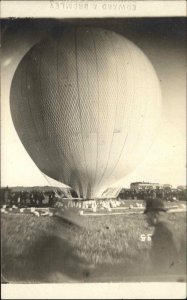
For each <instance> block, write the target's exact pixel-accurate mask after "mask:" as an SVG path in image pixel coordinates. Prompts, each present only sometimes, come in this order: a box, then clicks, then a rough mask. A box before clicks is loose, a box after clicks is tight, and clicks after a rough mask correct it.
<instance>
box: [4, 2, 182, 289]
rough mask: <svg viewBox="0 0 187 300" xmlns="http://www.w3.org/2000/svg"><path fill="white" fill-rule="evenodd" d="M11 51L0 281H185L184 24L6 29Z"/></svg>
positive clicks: (158, 20) (110, 21) (32, 24)
mask: <svg viewBox="0 0 187 300" xmlns="http://www.w3.org/2000/svg"><path fill="white" fill-rule="evenodd" d="M133 2H134V1H133ZM51 5H55V2H53V1H52V2H51ZM1 47H2V58H1V77H2V78H1V172H2V176H1V189H0V191H1V193H0V200H1V252H2V257H1V260H2V262H1V282H2V283H3V284H11V283H14V284H17V283H20V284H21V283H22V284H40V283H48V284H51V283H61V284H62V283H72V284H73V283H81V284H84V283H108V282H111V283H117V282H120V283H128V282H134V283H136V282H137V283H138V282H173V283H175V282H179V283H185V282H186V201H187V187H186V19H185V17H139V18H136V17H118V18H115V17H110V18H46V17H45V18H3V19H2V20H1Z"/></svg>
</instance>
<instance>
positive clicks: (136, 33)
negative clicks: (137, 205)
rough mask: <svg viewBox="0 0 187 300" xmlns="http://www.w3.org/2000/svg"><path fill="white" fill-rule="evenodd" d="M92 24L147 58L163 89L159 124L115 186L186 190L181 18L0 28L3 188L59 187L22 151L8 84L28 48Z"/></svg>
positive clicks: (21, 24)
mask: <svg viewBox="0 0 187 300" xmlns="http://www.w3.org/2000/svg"><path fill="white" fill-rule="evenodd" d="M75 22H76V23H79V24H80V23H81V24H82V23H83V24H87V25H88V24H92V25H93V26H99V27H102V28H107V29H111V30H114V31H115V32H117V33H121V34H122V35H124V36H125V37H127V38H129V39H130V40H131V41H133V42H134V43H135V44H136V45H138V46H139V47H140V48H141V49H142V50H143V51H144V53H145V54H146V55H147V56H148V57H149V59H150V61H151V62H152V64H153V66H154V67H155V70H156V72H157V75H158V78H159V80H160V84H161V90H162V102H163V112H162V123H161V129H160V132H159V134H158V138H157V139H156V140H155V143H154V145H153V146H152V149H151V150H150V152H149V154H148V155H147V157H146V158H145V160H144V161H143V162H142V163H141V164H140V165H139V166H138V167H137V168H136V170H134V171H133V172H132V173H131V174H129V176H127V177H126V178H124V179H123V180H122V181H121V182H120V183H118V185H119V184H120V185H121V186H127V187H128V186H129V183H130V182H133V181H150V182H160V183H170V184H172V185H173V186H174V187H175V186H177V185H180V184H186V115H185V114H186V80H185V78H186V49H185V45H186V44H185V18H163V19H159V18H154V19H106V20H102V19H101V20H82V21H81V20H73V21H72V20H69V21H59V20H58V21H56V20H46V19H44V20H29V19H28V20H14V21H4V23H3V25H2V33H3V34H2V68H1V101H2V109H1V114H2V116H1V120H2V123H1V124H2V134H1V136H2V145H1V157H2V182H1V185H2V186H5V185H8V186H17V185H21V186H33V185H49V184H55V185H61V184H59V183H57V182H55V181H53V180H51V179H49V178H48V177H47V176H44V175H43V174H42V173H41V171H40V170H39V169H38V168H37V166H36V165H35V164H34V162H33V161H32V160H31V158H30V156H29V155H28V153H27V152H26V150H25V149H24V147H23V145H22V143H21V142H20V140H19V137H18V135H17V133H16V131H15V129H14V125H13V123H12V118H11V115H10V106H9V92H10V84H11V80H12V77H13V74H14V72H15V70H16V67H17V65H18V63H19V61H20V60H21V58H22V57H23V55H24V54H25V53H26V52H27V51H28V50H29V49H30V47H31V46H32V45H34V44H35V43H37V42H38V41H39V40H41V39H42V38H43V37H45V36H46V35H50V34H51V33H52V34H54V33H55V32H56V31H57V30H58V27H59V26H66V23H68V26H69V25H71V24H72V23H75Z"/></svg>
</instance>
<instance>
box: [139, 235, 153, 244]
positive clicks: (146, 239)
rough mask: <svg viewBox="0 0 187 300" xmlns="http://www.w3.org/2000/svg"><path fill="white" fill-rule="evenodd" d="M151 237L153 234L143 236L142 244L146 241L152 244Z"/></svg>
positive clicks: (141, 238)
mask: <svg viewBox="0 0 187 300" xmlns="http://www.w3.org/2000/svg"><path fill="white" fill-rule="evenodd" d="M151 236H152V234H151V233H147V234H141V235H140V241H141V242H145V241H148V242H150V241H151Z"/></svg>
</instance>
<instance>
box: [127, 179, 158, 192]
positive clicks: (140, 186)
mask: <svg viewBox="0 0 187 300" xmlns="http://www.w3.org/2000/svg"><path fill="white" fill-rule="evenodd" d="M130 188H131V189H133V190H150V189H162V188H163V185H162V184H160V183H150V182H144V181H143V182H132V183H131V184H130Z"/></svg>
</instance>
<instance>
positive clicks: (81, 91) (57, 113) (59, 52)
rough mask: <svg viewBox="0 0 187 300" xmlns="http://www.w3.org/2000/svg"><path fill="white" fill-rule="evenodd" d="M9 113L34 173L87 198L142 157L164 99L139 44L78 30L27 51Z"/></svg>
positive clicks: (104, 32) (99, 31)
mask: <svg viewBox="0 0 187 300" xmlns="http://www.w3.org/2000/svg"><path fill="white" fill-rule="evenodd" d="M10 107H11V113H12V118H13V122H14V125H15V128H16V130H17V133H18V135H19V137H20V139H21V141H22V143H23V145H24V147H25V149H26V150H27V151H28V153H29V155H30V156H31V158H32V159H33V161H34V162H35V164H36V165H37V166H38V168H39V169H40V170H41V171H42V172H43V173H45V174H46V175H48V176H50V177H51V178H53V179H55V180H58V181H60V182H63V183H65V184H67V185H70V186H71V187H72V188H74V189H75V190H76V191H77V192H78V194H79V195H80V196H82V197H85V198H91V197H95V196H98V195H99V194H100V193H101V192H102V191H103V190H104V189H105V188H107V187H108V186H109V185H111V184H113V183H115V182H116V181H117V180H119V179H122V178H123V177H124V176H126V175H127V174H128V173H129V172H130V171H131V170H133V169H134V168H135V167H136V166H137V165H138V163H140V162H141V161H142V159H143V157H145V155H146V154H147V151H148V149H149V147H150V145H151V144H152V142H153V140H154V138H155V133H156V131H157V127H158V124H159V120H160V112H161V93H160V87H159V82H158V79H157V76H156V73H155V71H154V69H153V67H152V65H151V63H150V62H149V60H148V58H147V57H146V56H145V55H144V53H143V52H142V51H141V50H140V49H139V48H138V47H137V46H135V45H134V44H133V43H132V42H130V41H129V40H127V39H126V38H124V37H122V36H120V35H118V34H116V33H114V32H111V31H107V30H102V29H98V28H90V27H89V28H87V27H80V28H71V29H69V30H67V31H64V32H62V34H61V35H60V36H58V37H56V38H50V39H46V40H43V41H41V42H40V43H38V44H36V45H35V46H34V47H33V48H32V49H30V51H28V53H26V55H25V56H24V58H23V59H22V61H21V62H20V64H19V65H18V68H17V70H16V72H15V74H14V77H13V81H12V86H11V94H10Z"/></svg>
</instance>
